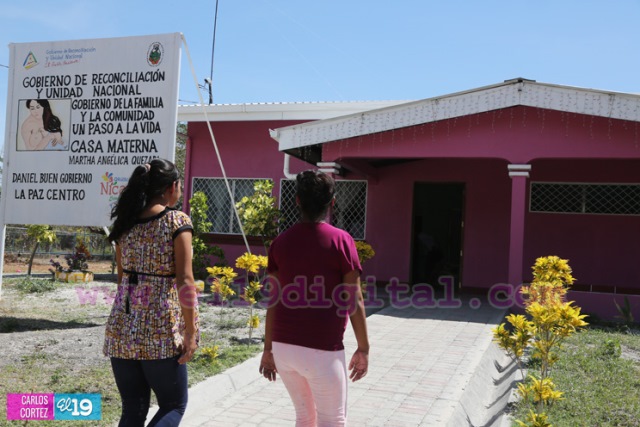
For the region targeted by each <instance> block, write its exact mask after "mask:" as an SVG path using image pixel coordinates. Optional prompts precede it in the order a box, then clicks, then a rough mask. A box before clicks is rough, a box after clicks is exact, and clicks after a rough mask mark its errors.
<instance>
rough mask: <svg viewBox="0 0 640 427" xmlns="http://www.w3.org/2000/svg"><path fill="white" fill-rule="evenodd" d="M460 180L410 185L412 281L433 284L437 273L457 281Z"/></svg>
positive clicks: (461, 223) (461, 208)
mask: <svg viewBox="0 0 640 427" xmlns="http://www.w3.org/2000/svg"><path fill="white" fill-rule="evenodd" d="M464 193H465V186H464V184H463V183H422V182H419V183H416V184H415V185H414V189H413V230H412V236H413V239H412V248H411V254H412V256H411V273H412V275H411V277H412V283H414V284H416V283H429V284H430V285H433V286H437V285H438V278H439V277H440V276H453V277H454V280H455V281H454V286H455V289H458V288H459V287H460V285H461V267H462V236H463V227H464Z"/></svg>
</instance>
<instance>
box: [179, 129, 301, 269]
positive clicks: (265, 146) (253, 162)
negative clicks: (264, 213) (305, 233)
mask: <svg viewBox="0 0 640 427" xmlns="http://www.w3.org/2000/svg"><path fill="white" fill-rule="evenodd" d="M297 123H300V122H299V121H284V120H280V121H258V122H212V123H211V127H212V129H213V135H214V137H215V139H216V143H217V145H218V150H219V151H220V157H222V163H223V165H224V168H225V171H226V173H227V176H228V177H229V178H270V179H272V180H273V182H274V193H275V194H276V195H279V191H280V180H281V179H282V178H284V175H283V166H284V154H283V153H280V152H279V151H278V143H277V142H276V141H274V140H273V139H272V138H271V137H270V136H269V129H275V128H278V127H283V126H290V125H293V124H297ZM188 133H189V146H188V153H187V155H188V156H189V160H188V161H189V164H190V167H189V169H190V175H189V176H188V177H187V178H193V177H216V178H219V177H221V176H222V173H221V170H220V166H219V164H218V160H217V157H216V154H215V150H214V148H213V144H212V143H211V138H210V136H209V130H208V128H207V125H206V123H202V122H193V123H189V130H188ZM311 167H312V166H311V165H310V164H308V163H306V162H303V161H301V160H299V159H296V158H293V157H292V158H291V163H290V171H291V172H292V173H297V172H300V171H303V170H306V169H309V168H311ZM185 187H186V186H185ZM185 193H186V194H188V197H186V198H187V199H188V198H190V197H191V196H192V195H193V194H192V192H191V185H190V183H189V188H185ZM222 240H224V241H228V240H232V242H231V243H222V244H220V243H219V242H220V241H222ZM214 243H215V244H217V245H218V246H220V247H221V248H222V249H223V250H224V252H225V256H226V258H227V261H228V262H229V263H231V264H233V262H234V261H235V259H236V258H237V257H238V256H240V255H242V254H243V253H244V252H245V251H246V248H245V245H244V242H243V240H242V237H240V236H237V237H233V238H231V239H229V238H227V237H225V238H224V239H222V238H214ZM251 250H252V252H254V253H257V254H263V253H264V248H263V247H262V246H261V245H257V246H256V245H252V246H251Z"/></svg>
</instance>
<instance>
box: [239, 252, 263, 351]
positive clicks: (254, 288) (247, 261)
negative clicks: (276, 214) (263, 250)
mask: <svg viewBox="0 0 640 427" xmlns="http://www.w3.org/2000/svg"><path fill="white" fill-rule="evenodd" d="M236 267H237V268H241V269H243V270H245V271H246V274H245V286H244V292H243V293H242V295H240V298H242V299H243V300H244V301H246V302H247V304H249V320H248V321H247V326H248V327H249V340H251V336H252V334H253V330H254V329H255V328H257V327H258V326H260V318H259V317H258V315H255V314H253V308H254V305H255V304H256V302H257V297H258V294H259V292H260V290H261V289H262V276H263V275H261V274H260V273H261V272H263V271H264V270H265V269H266V268H267V257H266V256H263V255H254V254H250V253H248V252H245V253H244V254H242V256H240V257H238V259H236ZM252 279H253V280H252Z"/></svg>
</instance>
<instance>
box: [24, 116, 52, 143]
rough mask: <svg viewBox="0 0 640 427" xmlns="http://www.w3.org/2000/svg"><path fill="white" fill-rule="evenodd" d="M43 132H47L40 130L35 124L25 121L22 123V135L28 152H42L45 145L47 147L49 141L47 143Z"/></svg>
mask: <svg viewBox="0 0 640 427" xmlns="http://www.w3.org/2000/svg"><path fill="white" fill-rule="evenodd" d="M43 132H45V130H44V129H43V128H38V126H37V125H36V124H34V123H33V122H30V121H25V122H24V123H22V127H21V128H20V134H21V135H22V140H23V141H24V144H25V146H26V148H27V150H41V149H42V147H41V146H42V144H43V143H44V146H45V147H46V146H47V143H48V141H45V138H44V134H43Z"/></svg>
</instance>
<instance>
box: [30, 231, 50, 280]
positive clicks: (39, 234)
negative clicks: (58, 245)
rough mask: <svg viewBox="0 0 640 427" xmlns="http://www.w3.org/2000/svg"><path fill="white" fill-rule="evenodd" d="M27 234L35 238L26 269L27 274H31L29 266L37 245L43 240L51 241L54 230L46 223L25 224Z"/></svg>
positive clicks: (31, 264) (31, 263)
mask: <svg viewBox="0 0 640 427" xmlns="http://www.w3.org/2000/svg"><path fill="white" fill-rule="evenodd" d="M27 236H29V237H30V238H32V239H33V240H35V244H34V245H33V250H32V251H31V256H30V257H29V268H28V269H27V276H31V267H32V266H33V259H34V258H35V256H36V251H37V250H38V246H40V243H43V242H47V243H53V241H54V240H56V232H55V231H54V230H53V229H52V228H51V227H50V226H48V225H29V226H27Z"/></svg>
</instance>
